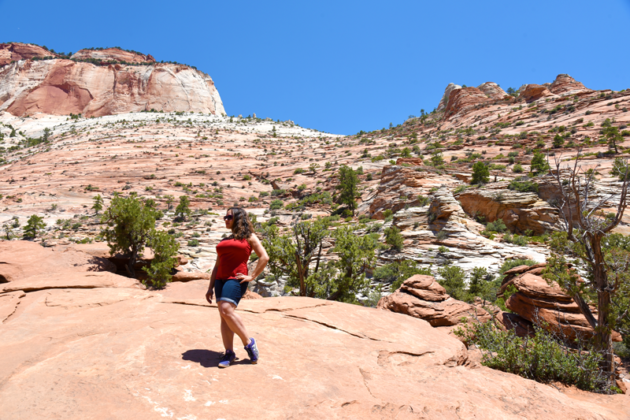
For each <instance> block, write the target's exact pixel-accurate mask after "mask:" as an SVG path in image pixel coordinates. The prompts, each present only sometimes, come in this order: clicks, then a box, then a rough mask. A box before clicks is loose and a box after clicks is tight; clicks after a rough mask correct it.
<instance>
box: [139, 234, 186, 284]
mask: <svg viewBox="0 0 630 420" xmlns="http://www.w3.org/2000/svg"><path fill="white" fill-rule="evenodd" d="M147 245H148V246H149V247H150V248H151V249H152V250H153V253H154V255H155V256H154V258H153V260H152V261H151V264H150V265H148V266H146V267H142V270H143V271H144V272H145V273H147V279H146V280H144V281H143V283H144V284H145V285H146V286H148V287H151V288H154V289H161V288H163V287H164V286H165V285H166V283H168V282H170V281H171V278H172V276H171V272H172V271H173V268H175V265H176V264H177V260H176V259H175V258H174V256H175V255H176V254H177V251H179V244H178V243H177V242H176V241H175V239H174V238H173V237H172V236H171V235H169V234H168V233H166V232H164V231H154V232H153V234H152V235H151V237H150V238H149V241H148V242H147Z"/></svg>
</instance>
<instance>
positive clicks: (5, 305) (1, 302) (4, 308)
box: [0, 290, 26, 324]
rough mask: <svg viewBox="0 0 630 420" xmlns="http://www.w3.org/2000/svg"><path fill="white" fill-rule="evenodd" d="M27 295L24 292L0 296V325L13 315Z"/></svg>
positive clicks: (19, 291)
mask: <svg viewBox="0 0 630 420" xmlns="http://www.w3.org/2000/svg"><path fill="white" fill-rule="evenodd" d="M25 295H26V294H25V293H24V292H23V291H22V290H18V291H15V292H10V293H3V294H0V324H2V323H3V322H4V321H6V320H7V319H8V318H9V317H10V316H11V315H13V313H14V312H15V310H16V309H17V306H18V305H19V304H20V299H21V298H23V297H24V296H25Z"/></svg>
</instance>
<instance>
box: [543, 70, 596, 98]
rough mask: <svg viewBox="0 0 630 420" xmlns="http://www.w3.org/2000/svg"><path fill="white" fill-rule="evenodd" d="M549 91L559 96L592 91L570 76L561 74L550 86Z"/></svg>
mask: <svg viewBox="0 0 630 420" xmlns="http://www.w3.org/2000/svg"><path fill="white" fill-rule="evenodd" d="M549 90H550V91H551V92H552V93H555V94H556V95H559V94H561V93H566V92H570V91H589V90H590V89H587V88H586V86H584V85H583V84H582V83H581V82H578V81H577V80H575V79H574V78H573V77H571V76H569V75H568V74H559V75H558V76H557V77H556V80H554V81H553V83H552V84H551V86H549Z"/></svg>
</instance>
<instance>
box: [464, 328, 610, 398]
mask: <svg viewBox="0 0 630 420" xmlns="http://www.w3.org/2000/svg"><path fill="white" fill-rule="evenodd" d="M534 330H535V334H534V336H533V337H517V336H516V334H515V332H514V331H513V330H509V331H502V330H501V329H499V328H497V327H496V326H495V325H494V323H492V322H487V323H485V324H481V323H471V324H468V323H467V324H464V326H463V328H458V329H457V330H456V331H455V334H456V335H458V336H460V337H462V338H464V339H465V341H466V342H468V343H473V344H476V345H477V346H478V347H479V348H480V349H482V350H484V351H483V357H482V364H483V365H484V366H487V367H490V368H493V369H497V370H501V371H504V372H508V373H513V374H516V375H519V376H522V377H524V378H528V379H533V380H535V381H538V382H543V383H549V382H554V381H558V382H561V383H564V384H566V385H575V386H576V387H578V388H580V389H583V390H586V391H600V392H610V386H611V384H609V383H608V381H607V379H606V376H605V375H604V373H603V372H602V371H601V370H600V367H599V364H600V362H601V360H602V356H601V355H600V354H598V353H597V352H596V351H590V350H592V349H590V348H589V347H586V346H583V345H581V343H578V345H577V349H574V348H571V347H570V346H567V345H566V344H565V343H564V342H562V341H561V340H559V339H558V338H556V337H554V336H553V335H552V334H551V333H549V332H547V331H545V330H544V329H543V328H541V327H538V326H534Z"/></svg>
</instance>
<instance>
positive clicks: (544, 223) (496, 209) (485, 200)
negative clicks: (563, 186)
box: [457, 188, 559, 234]
mask: <svg viewBox="0 0 630 420" xmlns="http://www.w3.org/2000/svg"><path fill="white" fill-rule="evenodd" d="M457 200H459V202H460V203H461V206H462V208H463V209H464V211H465V212H466V213H467V214H468V215H470V216H472V217H476V216H483V217H484V218H485V221H486V222H494V221H496V220H498V219H501V220H503V222H504V223H505V225H506V226H507V227H508V229H510V230H511V231H513V232H517V233H523V232H524V231H526V230H531V231H533V232H534V233H536V234H540V233H543V232H545V231H549V230H554V229H555V228H556V224H557V223H558V220H559V219H558V217H559V215H558V210H557V209H556V208H554V207H552V206H551V205H550V204H549V203H547V202H546V201H544V200H541V199H540V197H538V195H536V194H535V193H522V192H517V191H512V190H486V189H476V188H470V189H468V190H465V191H463V192H461V193H459V194H457Z"/></svg>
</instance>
